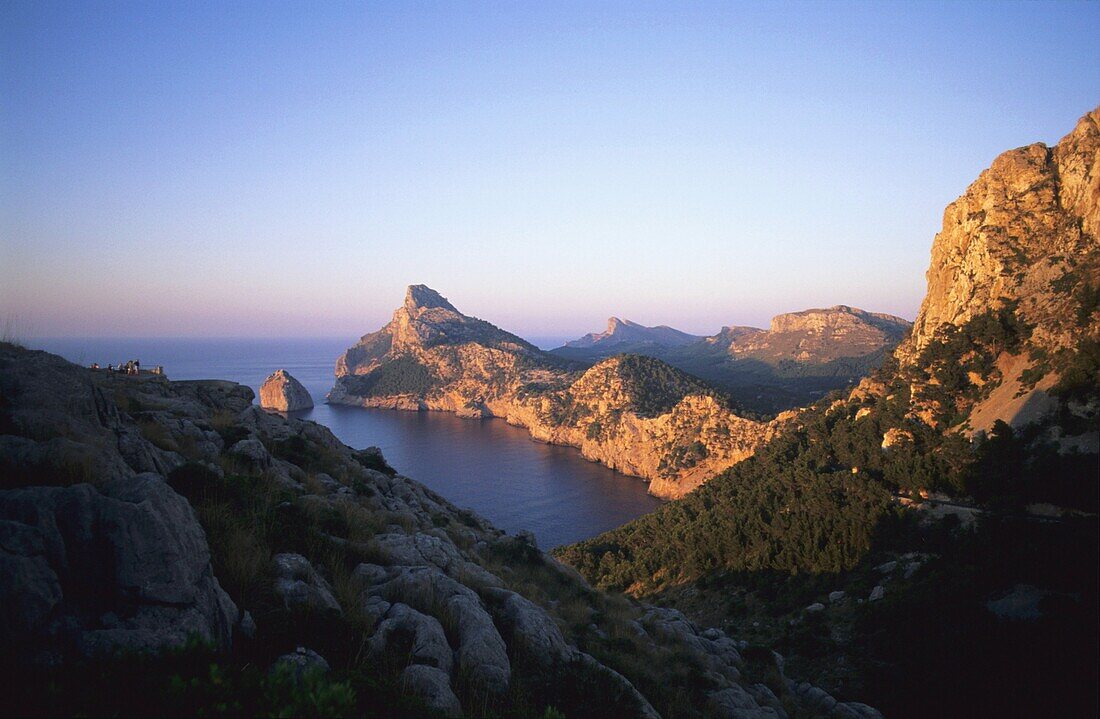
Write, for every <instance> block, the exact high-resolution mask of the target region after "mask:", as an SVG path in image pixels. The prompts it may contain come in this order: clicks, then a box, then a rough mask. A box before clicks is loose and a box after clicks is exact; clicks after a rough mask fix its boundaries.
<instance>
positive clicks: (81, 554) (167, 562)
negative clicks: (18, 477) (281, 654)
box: [0, 474, 239, 656]
mask: <svg viewBox="0 0 1100 719" xmlns="http://www.w3.org/2000/svg"><path fill="white" fill-rule="evenodd" d="M0 572H2V573H3V576H4V577H5V579H9V578H10V579H11V580H12V582H8V581H4V582H3V583H2V584H0V587H2V589H0V596H3V598H4V603H3V605H4V615H5V616H4V620H5V622H4V627H3V629H4V634H5V636H6V638H8V639H11V640H15V639H25V640H34V641H36V642H39V643H42V644H56V643H57V642H61V643H62V644H64V645H65V646H60V649H62V650H75V651H77V652H78V653H81V654H84V655H86V656H103V655H106V654H110V653H112V652H114V651H117V650H119V649H128V650H135V651H157V650H160V649H164V648H168V647H176V646H181V645H183V644H184V643H185V642H186V641H187V640H188V638H189V635H191V634H196V635H198V636H201V637H204V638H206V639H207V640H209V641H211V642H214V643H215V644H217V645H219V646H223V647H225V646H228V645H229V643H230V641H231V639H232V628H233V625H234V624H235V623H236V622H237V618H238V614H239V613H238V611H237V607H236V606H235V605H234V604H233V602H232V600H230V599H229V597H228V595H226V594H225V592H224V591H222V589H221V587H220V586H219V584H218V582H217V580H216V579H215V578H214V575H213V572H212V570H211V567H210V553H209V550H208V548H207V544H206V536H205V534H204V533H203V531H202V528H201V527H200V526H199V523H198V521H197V520H196V518H195V514H194V512H193V511H192V509H191V506H190V505H189V504H188V503H187V500H185V499H184V498H183V497H181V496H180V495H178V494H176V493H175V492H174V491H173V490H172V489H171V488H170V487H169V486H168V485H167V484H166V483H165V482H164V479H163V478H162V477H160V476H157V475H153V474H141V475H137V476H134V477H128V478H123V479H116V480H113V481H111V482H108V483H107V484H106V485H104V486H103V487H100V488H98V489H97V488H95V487H92V486H91V485H87V484H82V485H76V486H73V487H27V488H22V489H13V490H8V491H4V492H0ZM15 581H19V583H18V584H16V583H14V582H15ZM93 588H94V590H93ZM104 602H106V607H108V611H107V612H106V613H104V611H103V607H104ZM93 607H95V608H96V609H95V610H93V609H92V608H93ZM90 616H96V617H102V618H103V619H101V620H93V619H90V618H89V617H90ZM119 617H122V618H121V619H120V618H119ZM55 619H56V620H57V621H52V620H55ZM61 625H66V626H69V627H70V631H69V632H67V636H56V637H51V636H50V634H51V631H52V630H51V629H50V627H51V626H61Z"/></svg>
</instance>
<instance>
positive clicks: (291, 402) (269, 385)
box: [260, 369, 313, 412]
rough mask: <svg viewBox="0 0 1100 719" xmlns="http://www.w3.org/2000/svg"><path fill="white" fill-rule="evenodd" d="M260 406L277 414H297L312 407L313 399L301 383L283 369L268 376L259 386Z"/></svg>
mask: <svg viewBox="0 0 1100 719" xmlns="http://www.w3.org/2000/svg"><path fill="white" fill-rule="evenodd" d="M260 406H261V407H263V408H264V409H273V410H276V411H277V412H297V411H300V410H304V409H311V408H312V407H313V398H312V397H310V396H309V392H308V391H307V390H306V388H305V387H303V386H302V383H301V382H299V381H298V380H296V379H294V377H292V376H291V375H290V373H289V372H287V371H286V370H285V369H280V370H276V371H274V372H272V373H271V374H270V375H268V377H267V379H265V380H264V383H263V384H262V385H260Z"/></svg>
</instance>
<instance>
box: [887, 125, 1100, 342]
mask: <svg viewBox="0 0 1100 719" xmlns="http://www.w3.org/2000/svg"><path fill="white" fill-rule="evenodd" d="M1098 145H1100V109H1097V110H1093V111H1092V112H1090V113H1088V114H1087V115H1085V116H1084V117H1082V118H1081V120H1080V121H1079V122H1078V123H1077V126H1076V128H1074V130H1073V132H1071V133H1070V134H1069V135H1067V136H1066V137H1064V138H1063V139H1062V140H1061V142H1059V143H1058V145H1056V146H1055V147H1054V148H1049V147H1047V146H1046V145H1044V144H1042V143H1035V144H1033V145H1028V146H1026V147H1021V148H1017V149H1015V150H1009V151H1008V152H1005V153H1003V154H1002V155H1000V156H999V157H998V158H997V159H995V160H994V161H993V164H992V165H991V166H990V167H989V169H987V170H985V171H984V172H982V174H981V175H979V177H978V179H977V180H975V181H974V183H973V184H971V185H970V187H969V188H967V190H966V192H965V193H963V195H962V196H961V197H960V198H959V199H957V200H955V201H954V202H952V203H951V204H950V205H948V206H947V209H946V210H945V211H944V215H943V229H941V230H940V232H939V234H937V235H936V238H935V240H934V241H933V243H932V259H931V264H930V266H929V268H928V274H927V277H928V292H927V294H926V295H925V298H924V301H923V302H922V303H921V308H920V313H919V314H918V315H917V320H916V323H915V325H914V328H913V333H912V337H911V339H910V340H909V341H908V342H907V343H905V344H904V345H902V346H901V347H900V348H899V350H898V355H899V357H901V358H902V359H903V360H907V361H912V360H913V359H914V358H915V357H916V354H917V353H919V352H920V350H922V349H923V348H924V347H926V346H927V345H928V343H929V342H930V341H931V340H932V338H933V337H934V336H935V333H936V331H937V330H938V329H939V328H940V327H942V326H944V325H946V324H952V325H955V326H961V325H963V324H965V323H966V322H967V321H968V320H970V319H972V318H973V317H975V316H976V315H978V314H981V313H982V312H985V311H986V310H988V309H989V308H990V307H998V306H1004V305H1006V304H1007V303H1010V302H1018V303H1019V307H1018V313H1019V316H1020V317H1021V318H1022V319H1024V320H1025V321H1027V322H1029V323H1032V324H1034V325H1035V334H1034V336H1033V338H1032V342H1033V344H1034V345H1035V346H1037V347H1042V348H1044V349H1046V350H1048V351H1050V350H1057V349H1059V348H1063V347H1069V346H1071V345H1072V344H1073V343H1074V341H1075V337H1076V336H1077V335H1078V334H1079V333H1078V332H1077V331H1076V330H1075V329H1074V328H1073V326H1072V325H1071V318H1072V316H1073V312H1072V310H1073V307H1072V304H1073V303H1072V297H1071V294H1072V293H1071V292H1070V291H1068V290H1071V289H1073V288H1065V289H1066V290H1067V291H1059V290H1058V289H1057V287H1058V281H1059V280H1060V278H1062V277H1064V276H1066V275H1069V274H1075V275H1078V276H1079V277H1080V279H1081V280H1085V281H1088V280H1090V279H1091V280H1095V279H1096V277H1097V265H1098V263H1097V252H1098V250H1100V247H1098V244H1097V229H1098V225H1100V164H1098V163H1100V159H1098V156H1097V147H1098ZM1063 284H1067V283H1063ZM1073 284H1074V286H1076V284H1077V278H1074V282H1073Z"/></svg>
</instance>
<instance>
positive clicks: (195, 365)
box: [25, 337, 661, 549]
mask: <svg viewBox="0 0 1100 719" xmlns="http://www.w3.org/2000/svg"><path fill="white" fill-rule="evenodd" d="M560 340H561V338H535V339H533V340H532V341H534V342H535V344H537V345H539V346H541V347H543V348H546V349H548V348H551V347H556V346H560V345H561V344H562V342H561V341H560ZM354 342H355V338H346V337H344V338H321V339H302V338H295V339H228V338H202V339H193V338H144V339H143V338H117V339H111V338H101V337H97V338H73V337H65V338H39V339H35V340H29V341H26V342H25V344H26V345H27V346H29V347H33V348H35V349H44V350H47V351H49V352H53V353H55V354H59V355H61V356H62V357H64V358H66V359H68V360H70V361H72V362H76V363H78V364H82V365H89V364H91V363H92V362H98V363H99V364H100V365H101V366H106V365H107V364H108V363H110V364H115V365H117V364H119V363H124V362H126V361H128V360H131V359H138V360H140V361H141V366H142V369H151V368H152V367H154V366H155V365H162V366H163V367H164V372H165V374H166V375H167V376H168V378H169V379H226V380H232V381H234V382H239V383H241V384H243V385H247V386H249V387H251V388H252V389H253V390H254V391H255V392H257V394H258V393H259V388H260V385H261V384H262V383H263V381H264V379H265V378H266V377H267V376H268V375H269V374H270V373H272V372H274V371H275V370H277V369H285V370H286V371H287V372H289V373H290V374H291V375H293V376H294V377H295V378H296V379H298V381H300V382H301V383H302V384H303V385H304V386H305V387H306V389H307V390H309V393H310V395H312V397H313V402H314V405H315V406H314V408H313V409H311V410H306V411H303V412H296V413H295V416H296V417H300V418H301V419H307V420H312V421H314V422H318V423H320V424H323V425H325V426H327V427H328V428H329V429H331V430H332V431H333V433H334V434H335V435H336V436H337V437H339V438H340V440H341V441H343V442H344V443H345V444H347V445H350V446H351V447H354V448H356V449H360V448H363V447H368V446H375V447H379V448H381V450H382V453H383V454H384V455H385V457H386V460H387V461H388V462H389V463H390V464H391V465H392V466H393V467H394V468H395V469H396V470H397V471H398V472H400V473H401V474H403V475H405V476H408V477H411V478H413V479H415V480H417V481H419V482H422V483H423V484H425V485H427V486H428V487H430V488H432V489H433V490H435V491H436V492H438V493H439V494H441V495H443V496H444V497H446V498H447V499H449V500H450V501H451V502H453V503H454V504H456V505H458V506H460V507H467V508H469V509H472V510H474V511H475V512H477V513H478V514H480V515H481V516H483V517H485V518H486V519H488V520H489V521H491V522H492V523H493V524H495V525H496V526H498V527H500V528H501V529H503V530H505V531H507V532H509V533H515V532H518V531H521V530H526V531H530V532H532V533H534V535H535V538H536V539H537V540H538V543H539V546H540V547H541V548H542V549H550V548H553V547H556V546H559V545H563V544H570V543H572V542H577V541H580V540H583V539H588V538H590V537H594V536H596V535H597V534H600V533H601V532H605V531H607V530H609V529H614V528H615V527H618V526H619V525H621V524H624V523H626V522H629V521H630V520H632V519H635V518H636V517H639V516H641V515H642V514H645V513H647V512H651V511H653V510H654V509H656V508H657V507H658V506H660V504H661V502H660V500H658V499H656V498H654V497H652V496H650V495H648V494H647V493H646V488H647V484H646V482H644V481H643V480H641V479H637V478H634V477H626V476H623V475H621V474H618V473H617V472H614V471H612V470H610V469H608V468H606V467H604V466H603V465H600V464H596V463H594V462H589V461H588V460H586V459H584V458H583V457H582V456H581V455H580V453H579V452H578V451H577V450H575V449H573V448H571V447H557V446H552V445H547V444H541V443H538V442H535V441H533V440H532V439H531V438H530V437H529V435H528V434H527V431H526V430H524V429H521V428H518V427H513V426H511V425H509V424H507V423H506V422H504V421H503V420H500V419H462V418H459V417H456V416H454V415H452V414H448V413H445V412H404V411H398V410H384V409H364V408H359V407H345V406H340V405H329V404H325V395H326V393H327V392H328V391H329V390H330V389H331V388H332V385H333V380H334V368H335V364H336V358H337V357H339V356H340V354H341V353H342V352H343V351H344V350H345V349H347V348H348V347H349V346H351V345H352V344H354Z"/></svg>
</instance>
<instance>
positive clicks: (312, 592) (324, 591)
mask: <svg viewBox="0 0 1100 719" xmlns="http://www.w3.org/2000/svg"><path fill="white" fill-rule="evenodd" d="M274 562H275V593H276V594H277V595H278V596H279V597H280V598H281V599H282V600H283V605H284V606H285V607H286V608H287V609H288V610H291V611H307V612H321V613H332V614H340V613H341V611H340V604H339V603H338V602H337V601H336V598H335V597H334V596H332V587H330V586H329V584H328V582H326V581H325V578H324V577H322V576H321V575H320V573H318V572H317V570H316V569H314V568H313V565H312V564H310V563H309V560H308V559H306V558H305V557H303V556H302V555H300V554H276V555H275V558H274Z"/></svg>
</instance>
